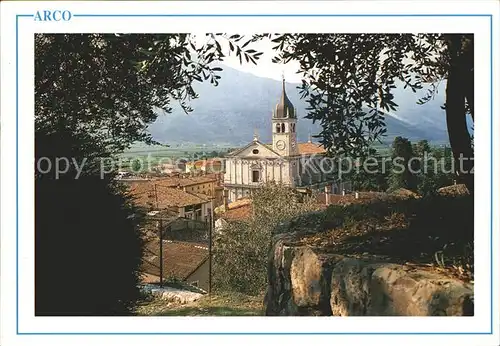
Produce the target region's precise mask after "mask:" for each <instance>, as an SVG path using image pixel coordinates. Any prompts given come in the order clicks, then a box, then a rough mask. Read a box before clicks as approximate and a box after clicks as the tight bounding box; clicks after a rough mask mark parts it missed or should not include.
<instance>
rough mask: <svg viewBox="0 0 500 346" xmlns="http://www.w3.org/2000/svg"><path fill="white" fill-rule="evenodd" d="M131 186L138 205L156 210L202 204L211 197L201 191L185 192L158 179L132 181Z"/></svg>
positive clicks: (131, 191)
mask: <svg viewBox="0 0 500 346" xmlns="http://www.w3.org/2000/svg"><path fill="white" fill-rule="evenodd" d="M155 185H156V193H155ZM129 186H130V193H131V195H132V196H133V197H134V199H135V202H136V203H137V204H138V205H140V206H143V207H146V208H154V209H156V210H158V209H167V208H171V207H185V206H188V205H195V204H202V203H206V202H208V201H209V200H210V199H211V197H209V196H206V195H203V194H201V193H191V192H185V191H183V190H181V189H178V188H175V187H168V186H163V185H160V184H158V183H157V181H156V180H153V181H150V182H148V183H130V184H129Z"/></svg>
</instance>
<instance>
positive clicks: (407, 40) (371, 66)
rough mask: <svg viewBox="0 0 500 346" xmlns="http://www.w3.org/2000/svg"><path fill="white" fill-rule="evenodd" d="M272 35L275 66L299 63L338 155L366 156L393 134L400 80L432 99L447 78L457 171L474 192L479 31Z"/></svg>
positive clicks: (312, 107) (325, 138)
mask: <svg viewBox="0 0 500 346" xmlns="http://www.w3.org/2000/svg"><path fill="white" fill-rule="evenodd" d="M264 37H269V38H272V41H273V42H274V43H275V44H276V45H275V47H274V48H275V50H276V52H277V55H276V57H275V61H276V62H282V63H287V62H288V61H291V60H297V61H299V63H300V68H299V71H298V72H299V73H301V74H302V76H303V80H302V86H301V94H302V96H303V97H305V98H306V99H307V102H308V104H309V107H308V109H307V110H308V115H307V117H308V118H310V119H312V120H313V121H319V122H320V123H321V125H322V127H323V130H322V132H321V133H320V134H319V136H320V137H321V138H322V144H323V145H324V146H325V147H326V148H327V149H328V150H329V151H330V153H331V154H333V155H335V154H340V153H347V154H349V155H353V156H363V155H365V154H366V150H367V148H369V146H370V143H372V142H374V141H377V140H379V139H380V138H381V137H382V136H383V135H384V134H385V131H386V128H385V121H384V119H385V115H386V114H387V112H389V111H396V110H397V107H398V105H397V104H396V103H395V102H394V95H393V92H392V90H393V89H394V88H396V81H398V80H399V81H401V82H402V83H404V87H405V88H407V87H409V88H410V89H412V90H413V91H414V92H416V91H417V90H418V89H422V88H423V87H424V86H425V87H427V88H428V92H427V95H426V96H425V97H423V98H422V99H421V100H419V102H420V103H423V102H427V101H429V100H430V99H432V98H433V97H434V95H435V93H436V92H437V86H438V85H439V83H441V82H442V81H446V85H447V87H446V103H445V109H446V121H447V127H448V136H449V140H450V144H451V148H452V151H453V156H454V158H455V160H457V161H458V160H460V159H462V158H464V159H465V161H464V171H463V172H457V173H458V174H460V175H459V177H460V178H461V179H462V180H463V181H464V183H465V184H467V187H468V188H469V190H470V191H471V192H473V189H474V175H473V172H472V168H473V167H474V163H473V158H474V153H473V150H472V143H471V135H470V133H469V131H468V128H467V122H466V117H467V116H468V115H470V116H471V117H472V120H473V119H474V36H473V35H472V34H283V35H279V34H276V35H273V34H263V35H255V36H254V40H259V39H262V38H264Z"/></svg>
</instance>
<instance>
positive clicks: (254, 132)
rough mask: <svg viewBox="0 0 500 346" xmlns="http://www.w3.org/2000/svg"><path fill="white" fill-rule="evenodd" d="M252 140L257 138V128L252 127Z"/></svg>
mask: <svg viewBox="0 0 500 346" xmlns="http://www.w3.org/2000/svg"><path fill="white" fill-rule="evenodd" d="M253 140H254V141H258V140H259V134H258V133H257V129H256V128H254V129H253Z"/></svg>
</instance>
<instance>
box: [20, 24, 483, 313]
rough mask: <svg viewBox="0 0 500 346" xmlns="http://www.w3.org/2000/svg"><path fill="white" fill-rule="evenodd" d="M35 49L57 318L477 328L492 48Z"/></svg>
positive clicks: (52, 37) (444, 38) (134, 42)
mask: <svg viewBox="0 0 500 346" xmlns="http://www.w3.org/2000/svg"><path fill="white" fill-rule="evenodd" d="M34 37H35V38H34V40H35V60H34V61H35V72H36V76H35V145H34V148H35V177H34V181H35V182H34V186H35V188H34V196H35V211H36V212H35V246H34V249H35V251H34V255H35V261H34V263H35V274H36V275H35V315H36V316H437V315H439V316H443V315H444V316H471V315H474V263H475V257H474V251H475V249H474V240H475V238H474V237H475V234H474V222H475V218H474V211H475V210H476V209H477V208H475V205H474V182H475V180H474V106H473V105H474V98H473V96H474V93H473V92H472V93H471V91H474V88H473V85H472V87H470V86H471V85H470V84H468V82H466V81H465V80H467V81H472V80H473V79H474V78H472V77H473V71H474V68H473V66H474V65H473V59H472V58H471V57H473V56H474V35H470V34H404V33H401V34H307V33H292V34H254V35H240V34H232V35H228V34H223V33H221V34H219V33H207V34H202V35H200V34H197V35H195V34H57V35H56V34H35V36H34ZM422 42H424V44H423V43H422ZM422 44H423V45H424V46H422ZM457 45H458V46H457ZM423 47H425V48H423ZM450 52H453V54H450ZM457 57H459V58H457ZM231 59H232V60H231ZM454 59H458V60H457V61H455V60H454ZM231 61H232V62H231ZM450 61H451V62H452V63H450ZM457 66H458V67H457ZM281 68H283V70H281V71H280V69H281ZM259 69H260V70H259ZM284 69H286V72H285V71H284ZM457 69H458V72H457ZM62 72H64V73H62ZM280 72H281V75H280ZM456 73H458V76H457V75H454V74H456ZM277 74H278V75H277ZM450 76H451V77H450ZM457 80H458V82H457ZM443 86H445V87H446V91H445V90H444V87H443ZM453 93H455V94H453ZM444 105H446V107H444ZM28 143H29V142H28ZM63 163H64V164H65V166H64V167H61V164H63ZM16 167H17V166H16ZM23 167H24V166H23ZM20 189H26V187H24V186H22V187H20ZM22 203H25V202H24V200H23V202H22ZM22 203H20V204H22ZM28 204H29V203H28ZM19 222H20V223H28V224H29V225H30V223H29V220H24V219H22V218H20V219H19ZM23 258H24V257H23ZM60 285H64V286H63V288H62V289H61V286H60Z"/></svg>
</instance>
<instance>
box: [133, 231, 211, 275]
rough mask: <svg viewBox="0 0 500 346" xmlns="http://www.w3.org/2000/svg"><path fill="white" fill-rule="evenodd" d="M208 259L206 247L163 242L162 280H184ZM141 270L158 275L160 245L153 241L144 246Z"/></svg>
mask: <svg viewBox="0 0 500 346" xmlns="http://www.w3.org/2000/svg"><path fill="white" fill-rule="evenodd" d="M207 259H208V247H207V246H206V245H204V244H198V243H188V242H178V241H169V240H164V241H163V278H164V279H166V278H168V277H169V276H174V277H176V278H178V279H180V280H186V279H187V278H188V277H189V276H190V275H191V274H192V273H193V272H194V271H195V270H196V269H197V268H198V267H199V266H200V265H202V264H203V263H204V262H205V261H206V260H207ZM142 267H143V270H144V271H145V272H146V273H148V274H151V275H156V276H159V275H160V244H159V241H157V240H155V241H152V242H149V243H147V244H146V246H145V253H144V261H143V265H142Z"/></svg>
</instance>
